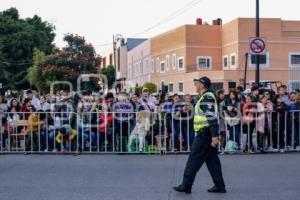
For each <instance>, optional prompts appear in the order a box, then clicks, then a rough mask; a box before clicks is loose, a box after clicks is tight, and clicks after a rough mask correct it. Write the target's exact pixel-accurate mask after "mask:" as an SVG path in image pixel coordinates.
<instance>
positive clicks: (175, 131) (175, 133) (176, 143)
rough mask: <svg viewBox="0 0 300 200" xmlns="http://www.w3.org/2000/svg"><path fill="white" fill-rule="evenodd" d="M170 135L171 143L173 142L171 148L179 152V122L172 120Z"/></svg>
mask: <svg viewBox="0 0 300 200" xmlns="http://www.w3.org/2000/svg"><path fill="white" fill-rule="evenodd" d="M172 133H173V141H174V146H173V148H174V149H176V150H179V147H180V144H179V142H180V140H179V137H180V121H177V120H173V130H172Z"/></svg>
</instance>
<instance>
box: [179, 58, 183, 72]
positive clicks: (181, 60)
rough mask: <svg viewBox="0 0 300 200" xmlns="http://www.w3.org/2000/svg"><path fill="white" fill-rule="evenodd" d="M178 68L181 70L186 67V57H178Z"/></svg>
mask: <svg viewBox="0 0 300 200" xmlns="http://www.w3.org/2000/svg"><path fill="white" fill-rule="evenodd" d="M178 69H180V70H182V69H184V57H179V58H178Z"/></svg>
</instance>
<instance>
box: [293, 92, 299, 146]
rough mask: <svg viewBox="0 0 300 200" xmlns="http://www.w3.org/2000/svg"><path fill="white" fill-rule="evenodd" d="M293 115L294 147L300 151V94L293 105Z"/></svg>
mask: <svg viewBox="0 0 300 200" xmlns="http://www.w3.org/2000/svg"><path fill="white" fill-rule="evenodd" d="M291 114H292V126H293V129H292V130H293V133H294V134H293V136H294V137H293V138H292V141H294V144H292V147H293V148H294V149H296V150H298V151H299V150H300V137H299V135H300V93H298V94H297V95H295V102H294V103H293V104H291Z"/></svg>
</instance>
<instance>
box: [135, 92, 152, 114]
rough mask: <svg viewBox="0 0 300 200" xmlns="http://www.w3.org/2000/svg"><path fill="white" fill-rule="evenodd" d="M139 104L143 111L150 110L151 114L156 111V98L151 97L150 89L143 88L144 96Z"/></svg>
mask: <svg viewBox="0 0 300 200" xmlns="http://www.w3.org/2000/svg"><path fill="white" fill-rule="evenodd" d="M139 103H140V104H141V106H142V107H143V108H142V109H143V110H149V111H151V112H153V111H154V108H155V98H154V97H152V96H150V92H149V89H148V88H145V87H144V88H143V90H142V96H141V98H140V101H139Z"/></svg>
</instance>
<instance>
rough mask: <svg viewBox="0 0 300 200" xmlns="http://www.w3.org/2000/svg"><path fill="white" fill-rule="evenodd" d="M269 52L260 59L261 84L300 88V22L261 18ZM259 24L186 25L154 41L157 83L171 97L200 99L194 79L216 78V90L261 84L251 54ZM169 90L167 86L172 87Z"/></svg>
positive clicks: (153, 76)
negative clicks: (256, 82) (250, 50)
mask: <svg viewBox="0 0 300 200" xmlns="http://www.w3.org/2000/svg"><path fill="white" fill-rule="evenodd" d="M260 26H261V36H262V37H265V38H266V40H267V52H266V54H265V55H261V57H260V64H261V65H260V66H261V67H260V69H261V70H260V79H261V81H281V82H282V83H283V84H286V85H288V86H289V88H290V90H294V89H296V88H299V86H300V81H299V80H300V21H284V20H281V19H276V18H272V19H261V25H260ZM254 35H255V19H252V18H238V19H235V20H233V21H231V22H229V23H227V24H224V25H222V23H221V21H217V22H216V21H214V23H213V25H207V24H202V23H199V22H198V20H197V24H196V25H184V26H181V27H178V28H176V29H174V30H171V31H169V32H166V33H163V34H160V35H158V36H155V37H153V38H151V39H150V48H151V53H150V54H151V63H153V64H152V68H153V69H152V73H151V81H152V82H154V83H155V84H156V85H157V86H158V88H160V89H167V90H168V92H169V93H179V94H184V93H190V94H195V91H194V85H193V79H194V78H198V77H201V76H208V77H210V78H211V80H212V82H213V84H212V87H213V89H220V88H224V89H225V90H228V89H229V88H235V87H236V86H238V85H244V80H245V77H244V74H245V64H246V60H247V61H248V68H247V69H248V70H247V76H246V82H247V83H248V85H250V84H251V83H252V82H254V80H255V69H256V65H255V64H256V57H255V56H253V55H248V56H247V57H246V53H248V51H249V38H250V37H253V36H254ZM166 86H167V87H166Z"/></svg>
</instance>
